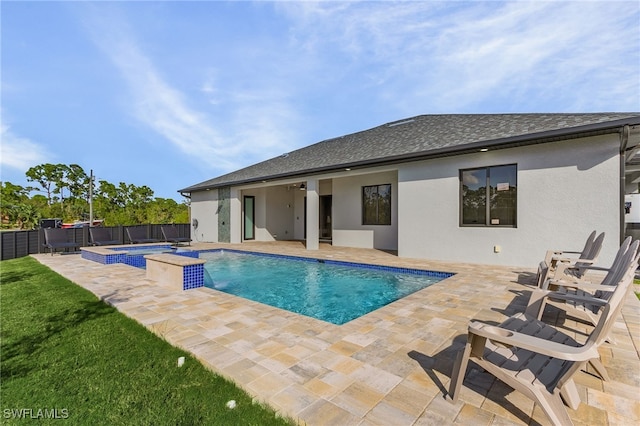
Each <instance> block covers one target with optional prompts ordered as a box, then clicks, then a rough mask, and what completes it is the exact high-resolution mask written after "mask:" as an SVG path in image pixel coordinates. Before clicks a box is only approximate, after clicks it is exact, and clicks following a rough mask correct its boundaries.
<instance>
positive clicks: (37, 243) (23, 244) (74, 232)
mask: <svg viewBox="0 0 640 426" xmlns="http://www.w3.org/2000/svg"><path fill="white" fill-rule="evenodd" d="M137 226H139V227H146V228H147V235H148V236H149V238H156V239H158V240H159V241H164V238H163V236H162V230H161V229H160V226H162V225H151V224H149V225H137ZM164 226H167V225H164ZM175 226H176V228H178V233H179V235H180V236H181V237H190V236H191V227H190V225H189V224H188V223H177V224H175ZM129 227H130V226H105V227H104V228H106V229H109V230H111V235H113V239H114V240H118V241H120V244H131V241H129V237H128V236H127V233H126V232H125V228H129ZM67 232H68V233H69V240H70V241H73V242H76V243H78V244H80V245H81V246H82V247H87V246H90V245H91V238H90V237H89V227H88V226H85V227H82V228H69V229H67ZM43 244H44V230H43V229H34V230H31V231H3V232H1V233H0V260H8V259H16V258H18V257H24V256H28V255H30V254H36V253H44V252H45V251H47V249H46V248H45V247H44V245H43Z"/></svg>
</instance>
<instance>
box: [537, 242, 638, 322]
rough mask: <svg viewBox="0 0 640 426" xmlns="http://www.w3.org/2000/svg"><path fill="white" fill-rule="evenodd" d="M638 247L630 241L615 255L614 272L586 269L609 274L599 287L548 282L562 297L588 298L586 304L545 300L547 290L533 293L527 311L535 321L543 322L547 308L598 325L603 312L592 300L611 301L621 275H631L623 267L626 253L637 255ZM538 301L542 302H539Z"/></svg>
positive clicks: (577, 282) (574, 281)
mask: <svg viewBox="0 0 640 426" xmlns="http://www.w3.org/2000/svg"><path fill="white" fill-rule="evenodd" d="M639 245H640V241H634V242H633V243H631V237H628V238H626V239H625V240H624V241H623V243H622V245H621V246H620V248H619V249H618V253H617V254H616V257H615V259H614V261H613V264H612V265H611V268H608V269H605V268H600V267H596V266H591V267H589V268H587V269H589V270H592V269H593V270H600V271H608V272H607V274H606V275H605V277H604V278H603V279H602V281H601V282H600V283H599V284H594V283H592V282H589V281H586V280H584V279H583V280H579V279H575V278H574V277H567V278H566V279H560V280H557V279H551V280H548V283H549V285H555V286H557V288H558V290H557V291H558V292H559V293H563V294H570V295H574V296H582V297H585V301H566V300H562V299H559V298H557V297H555V298H554V297H553V295H552V294H551V295H549V297H544V298H543V297H542V296H543V295H544V294H548V293H549V292H546V293H545V292H544V290H542V291H537V292H536V291H534V292H533V294H532V297H531V298H530V299H529V307H528V308H527V310H528V311H529V312H530V313H532V314H533V315H534V316H535V317H536V318H538V319H541V318H542V314H543V313H544V308H545V306H546V305H552V306H555V307H557V308H559V309H562V310H564V311H565V312H566V313H567V314H568V315H571V316H572V317H574V318H578V319H580V320H582V321H586V322H589V323H591V324H593V325H596V324H597V322H598V318H599V317H600V311H601V308H600V306H599V305H594V304H592V303H590V299H589V297H595V298H597V299H601V300H604V301H608V300H609V299H610V298H611V296H612V294H613V292H614V290H615V287H616V286H617V285H618V283H619V282H620V280H621V278H622V275H624V273H626V272H628V270H627V267H630V266H631V265H626V266H625V265H624V264H623V263H624V262H625V259H627V257H628V256H627V253H628V252H629V251H631V252H632V253H635V254H637V252H638V248H639ZM633 256H634V255H632V257H633ZM636 267H637V262H636ZM570 278H574V279H570ZM538 300H540V302H538ZM534 305H535V308H534Z"/></svg>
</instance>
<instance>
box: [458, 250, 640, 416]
mask: <svg viewBox="0 0 640 426" xmlns="http://www.w3.org/2000/svg"><path fill="white" fill-rule="evenodd" d="M624 260H625V261H624V262H623V264H624V266H626V268H625V270H624V272H623V273H622V276H621V279H620V281H619V282H618V283H617V285H616V286H615V290H614V292H613V294H612V296H611V297H610V299H609V300H608V301H604V300H602V299H597V298H595V297H588V299H589V303H592V304H594V305H599V306H601V307H602V313H601V314H600V317H599V318H598V322H597V325H596V327H595V328H594V330H593V331H592V332H591V334H590V335H589V337H588V338H587V341H586V342H585V343H584V344H580V343H578V342H577V341H575V340H574V339H573V338H571V337H570V336H568V335H566V334H564V333H562V332H561V331H559V330H558V329H556V328H555V327H553V326H551V325H548V324H545V323H543V322H542V321H540V320H538V319H536V318H535V317H534V316H531V315H529V314H527V313H521V314H517V315H514V316H512V317H510V318H508V319H507V320H506V321H505V322H503V323H502V324H500V325H499V326H492V325H488V324H484V323H481V322H475V321H474V322H471V323H470V324H469V327H468V335H467V344H466V346H465V348H464V350H463V351H461V352H460V353H459V354H458V358H457V359H456V363H455V365H454V368H453V373H452V377H451V385H450V388H449V394H448V397H449V398H450V399H451V401H452V402H456V401H457V399H458V395H459V391H460V386H461V385H462V382H463V379H464V376H465V373H466V369H467V365H468V362H469V361H472V362H474V363H475V364H477V365H478V366H480V367H481V368H483V369H484V370H486V371H488V372H489V373H491V374H493V375H494V376H495V377H496V378H498V379H499V380H501V381H503V382H504V383H506V384H507V385H509V386H511V387H512V388H514V389H515V390H517V391H519V392H521V393H523V394H524V395H526V396H527V397H529V398H531V399H532V400H533V401H534V402H535V403H537V404H538V405H540V407H541V408H542V410H543V411H544V413H545V414H546V415H547V417H548V418H549V420H551V422H552V423H553V424H556V425H571V424H573V423H572V421H571V418H570V417H569V414H568V412H567V410H566V408H565V407H564V405H563V402H562V401H563V400H564V401H565V402H566V404H567V405H568V406H569V407H571V408H572V409H577V408H578V405H579V404H580V397H579V395H578V392H577V388H576V386H575V383H574V381H573V376H574V374H575V373H576V372H578V371H579V370H580V369H582V368H584V367H585V366H586V364H587V363H590V364H591V365H592V366H593V367H594V368H595V369H596V371H597V372H598V373H599V374H601V376H602V375H603V374H604V377H603V378H606V370H604V367H603V366H602V364H601V363H600V360H599V357H600V355H599V353H598V347H599V346H600V345H601V344H602V343H603V342H604V341H605V339H606V336H607V334H608V333H609V331H610V330H611V327H612V326H613V324H614V322H615V320H616V317H617V316H618V314H619V313H620V310H621V309H622V305H623V301H624V298H625V296H626V294H627V293H628V290H629V288H630V286H631V282H632V281H633V276H634V272H635V269H636V265H637V262H638V255H637V254H636V253H634V252H632V251H631V250H627V252H626V254H625V259H624ZM621 268H622V266H621ZM549 294H552V295H553V297H564V298H565V299H566V300H570V299H574V300H578V299H587V298H586V297H580V296H574V295H569V294H559V293H552V292H549ZM548 296H549V295H546V296H544V297H548Z"/></svg>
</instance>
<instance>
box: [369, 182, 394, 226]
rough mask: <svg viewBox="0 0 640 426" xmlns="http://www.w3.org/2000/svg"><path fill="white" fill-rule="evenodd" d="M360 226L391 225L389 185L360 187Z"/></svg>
mask: <svg viewBox="0 0 640 426" xmlns="http://www.w3.org/2000/svg"><path fill="white" fill-rule="evenodd" d="M362 224H363V225H391V184H390V183H388V184H385V185H373V186H363V187H362Z"/></svg>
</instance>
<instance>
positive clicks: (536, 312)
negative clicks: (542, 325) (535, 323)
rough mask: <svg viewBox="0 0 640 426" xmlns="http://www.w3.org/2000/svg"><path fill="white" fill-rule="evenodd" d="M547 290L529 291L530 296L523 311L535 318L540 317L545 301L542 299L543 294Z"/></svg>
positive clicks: (545, 293) (544, 294)
mask: <svg viewBox="0 0 640 426" xmlns="http://www.w3.org/2000/svg"><path fill="white" fill-rule="evenodd" d="M547 294H548V292H546V291H543V290H539V289H534V290H532V291H531V296H529V302H528V303H527V308H526V309H525V311H524V313H525V314H527V315H529V316H532V317H534V318H536V319H541V318H542V315H543V314H544V307H545V305H546V302H545V301H544V298H545V296H546V295H547Z"/></svg>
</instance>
